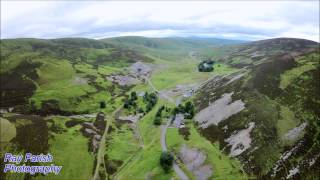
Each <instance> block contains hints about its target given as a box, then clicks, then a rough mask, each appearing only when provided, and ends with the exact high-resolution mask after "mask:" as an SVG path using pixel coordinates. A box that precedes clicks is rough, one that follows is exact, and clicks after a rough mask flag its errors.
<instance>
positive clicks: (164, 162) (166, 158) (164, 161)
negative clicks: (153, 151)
mask: <svg viewBox="0 0 320 180" xmlns="http://www.w3.org/2000/svg"><path fill="white" fill-rule="evenodd" d="M160 165H161V167H162V168H163V170H164V171H165V172H166V173H167V172H169V170H170V169H171V167H172V165H173V156H172V155H171V154H170V153H169V152H166V151H164V152H162V153H161V156H160Z"/></svg>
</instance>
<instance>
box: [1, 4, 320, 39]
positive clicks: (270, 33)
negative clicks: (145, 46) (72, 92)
mask: <svg viewBox="0 0 320 180" xmlns="http://www.w3.org/2000/svg"><path fill="white" fill-rule="evenodd" d="M230 3H232V4H230ZM318 3H319V2H318V1H306V2H305V1H294V2H287V1H280V2H275V1H272V2H269V1H262V2H246V1H242V2H231V1H228V2H221V1H214V2H211V1H200V2H193V1H174V2H166V1H164V2H160V1H156V2H144V1H135V2H130V1H129V2H128V1H119V2H116V1H107V2H104V1H102V2H88V1H81V2H77V3H74V2H68V1H46V2H40V1H27V2H22V1H1V37H0V38H1V39H15V38H39V39H56V38H89V39H104V38H112V37H123V36H142V37H148V38H172V37H181V38H190V37H197V38H216V39H228V40H243V41H256V40H264V39H272V38H299V39H307V40H312V41H316V42H320V40H319V25H320V24H319V17H318V14H319V6H317V4H318ZM292 9H294V11H292ZM177 10H179V13H177ZM164 12H165V13H164Z"/></svg>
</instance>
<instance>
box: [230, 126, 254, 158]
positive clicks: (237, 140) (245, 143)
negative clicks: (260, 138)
mask: <svg viewBox="0 0 320 180" xmlns="http://www.w3.org/2000/svg"><path fill="white" fill-rule="evenodd" d="M254 126H255V124H254V122H250V123H249V127H248V128H247V129H243V130H241V131H239V132H238V133H236V134H233V135H232V136H230V137H229V138H228V139H226V140H225V142H227V143H229V145H231V152H230V155H231V156H238V155H240V154H241V153H243V152H244V151H245V150H247V149H248V148H249V147H250V144H251V138H250V132H251V131H252V129H253V128H254Z"/></svg>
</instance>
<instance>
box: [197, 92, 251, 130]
mask: <svg viewBox="0 0 320 180" xmlns="http://www.w3.org/2000/svg"><path fill="white" fill-rule="evenodd" d="M232 94H233V93H226V94H223V95H222V97H221V98H220V99H218V100H216V101H214V102H213V103H212V104H210V105H209V106H208V107H206V108H204V109H202V110H201V111H200V112H199V113H197V114H196V116H195V120H196V121H197V122H198V123H199V126H200V127H201V128H207V127H208V126H210V125H211V124H214V125H217V124H218V123H219V122H221V121H223V120H225V119H227V118H229V117H230V116H232V115H234V114H237V113H238V112H240V111H242V110H243V109H244V108H245V107H244V105H245V104H244V103H243V102H242V101H241V100H236V101H234V102H232V98H231V96H232Z"/></svg>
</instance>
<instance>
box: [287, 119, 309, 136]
mask: <svg viewBox="0 0 320 180" xmlns="http://www.w3.org/2000/svg"><path fill="white" fill-rule="evenodd" d="M306 127H307V123H306V122H305V123H302V124H301V125H300V126H298V127H295V128H293V129H291V130H290V131H288V132H287V133H286V134H285V135H284V139H287V140H294V139H296V138H297V137H298V136H299V135H300V134H301V132H302V131H303V130H304V129H305V128H306Z"/></svg>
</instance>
